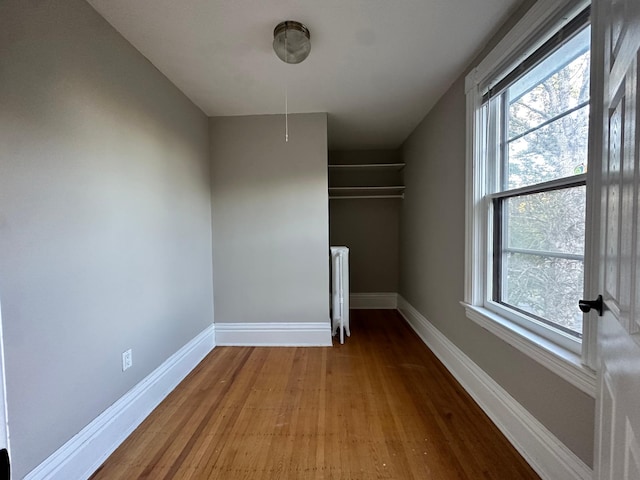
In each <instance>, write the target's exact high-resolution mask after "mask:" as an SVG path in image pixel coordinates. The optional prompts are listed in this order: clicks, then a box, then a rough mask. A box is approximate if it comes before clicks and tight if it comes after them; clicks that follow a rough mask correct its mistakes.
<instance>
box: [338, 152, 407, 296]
mask: <svg viewBox="0 0 640 480" xmlns="http://www.w3.org/2000/svg"><path fill="white" fill-rule="evenodd" d="M401 161H402V155H401V152H400V151H399V150H365V151H360V150H356V151H331V152H329V163H331V164H358V163H359V164H367V163H400V162H401ZM329 175H330V178H329V184H330V185H332V186H355V185H401V184H402V172H401V171H397V170H394V171H392V170H386V169H384V170H374V171H363V170H348V171H343V170H335V171H330V172H329ZM401 205H402V200H397V199H358V200H353V199H350V200H331V201H330V202H329V238H330V242H331V245H346V246H347V247H349V273H350V275H349V277H350V278H349V281H350V284H349V287H350V289H351V292H353V293H362V292H397V291H398V242H399V239H398V235H399V223H400V208H401Z"/></svg>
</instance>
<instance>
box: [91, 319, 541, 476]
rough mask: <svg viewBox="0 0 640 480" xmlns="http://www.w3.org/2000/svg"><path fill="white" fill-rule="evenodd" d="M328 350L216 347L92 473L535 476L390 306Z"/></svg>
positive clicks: (356, 321)
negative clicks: (343, 341)
mask: <svg viewBox="0 0 640 480" xmlns="http://www.w3.org/2000/svg"><path fill="white" fill-rule="evenodd" d="M351 315H352V316H351V331H352V336H351V338H347V340H346V342H345V344H344V345H340V344H339V343H337V342H334V346H333V347H328V348H252V347H217V348H215V349H214V350H213V351H212V352H211V353H210V354H209V355H208V356H207V357H206V358H205V359H204V360H203V361H202V362H201V363H200V365H198V367H196V368H195V369H194V370H193V372H191V373H190V374H189V375H188V376H187V378H186V379H185V380H184V381H183V382H182V383H181V384H180V385H179V386H178V387H177V388H176V389H175V390H174V391H173V392H172V393H171V394H170V395H169V396H168V397H167V398H166V399H165V400H164V401H163V402H162V403H161V404H160V405H159V406H158V408H156V410H154V411H153V413H152V414H151V415H150V416H149V417H148V418H147V419H146V420H145V421H144V422H143V423H142V424H141V425H140V427H138V429H136V431H135V432H134V433H133V434H131V436H130V437H129V438H128V439H127V440H126V441H125V442H124V443H123V444H122V445H121V446H120V447H119V448H118V449H117V450H116V451H115V452H114V453H113V454H112V455H111V456H110V457H109V458H108V459H107V460H106V462H105V463H104V464H103V465H102V466H101V467H100V468H99V469H98V471H96V473H95V474H94V475H93V476H92V477H91V479H92V480H107V479H108V480H114V479H127V480H131V479H153V480H155V479H166V480H169V479H181V480H187V479H189V480H202V479H224V480H244V479H247V480H249V479H250V480H294V479H295V480H298V479H305V480H306V479H312V480H372V479H377V480H383V479H389V480H391V479H393V480H405V479H406V480H413V479H415V480H424V479H433V480H476V479H487V480H512V479H513V480H515V479H517V480H529V479H538V478H539V477H538V476H537V475H536V474H535V472H534V471H533V470H532V469H531V467H530V466H529V465H528V464H527V463H526V462H525V461H524V459H523V458H522V457H521V456H520V455H519V454H518V453H517V452H516V450H515V449H514V448H513V447H512V446H511V445H510V444H509V442H508V441H507V440H506V438H505V437H504V436H503V435H502V434H501V433H500V431H499V430H498V429H497V428H496V427H495V425H493V424H492V423H491V421H490V420H489V419H488V417H487V416H486V415H485V414H484V413H483V412H482V410H480V408H479V407H478V406H477V405H476V404H475V403H474V401H473V400H472V399H471V397H470V396H469V395H468V394H467V393H466V392H465V391H464V390H463V389H462V387H460V385H459V384H458V383H457V382H456V381H455V379H453V377H452V376H451V375H450V374H449V372H448V371H447V370H446V369H445V368H444V366H443V365H442V364H441V363H440V362H439V361H438V360H437V358H436V357H435V356H434V355H433V354H432V353H431V351H429V349H428V348H427V347H426V346H425V345H424V344H423V343H422V341H421V340H420V339H419V338H418V337H417V335H415V333H414V332H413V331H412V330H411V329H410V328H409V326H408V325H407V324H406V323H405V321H404V320H403V319H402V317H401V316H400V315H399V314H398V313H397V312H396V311H393V310H353V311H352V313H351Z"/></svg>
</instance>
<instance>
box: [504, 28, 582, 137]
mask: <svg viewBox="0 0 640 480" xmlns="http://www.w3.org/2000/svg"><path fill="white" fill-rule="evenodd" d="M590 31H591V29H590V28H586V29H584V30H583V31H582V32H581V33H579V34H578V35H576V36H575V37H574V38H573V39H571V40H570V41H569V42H567V43H566V44H565V45H564V46H562V47H561V48H560V49H558V50H557V51H556V52H555V53H553V54H552V55H551V56H549V57H548V58H547V59H546V60H544V61H543V62H541V63H540V64H539V65H538V66H537V67H536V68H534V69H533V70H531V71H530V72H529V73H528V74H526V75H525V76H524V77H522V78H521V79H520V80H518V81H517V82H515V83H514V84H513V85H511V86H510V87H509V89H508V92H509V94H508V98H509V125H508V127H509V132H508V134H507V138H509V139H511V138H513V137H515V136H517V135H522V134H523V133H525V132H527V131H529V130H531V129H532V128H535V127H537V126H539V125H540V124H542V123H544V122H546V121H548V120H550V119H552V118H554V117H556V116H558V115H560V114H561V113H564V112H566V111H567V110H570V109H571V108H575V107H577V106H578V105H580V104H582V103H584V102H586V101H587V100H589V58H590V52H589V45H590V42H589V37H590Z"/></svg>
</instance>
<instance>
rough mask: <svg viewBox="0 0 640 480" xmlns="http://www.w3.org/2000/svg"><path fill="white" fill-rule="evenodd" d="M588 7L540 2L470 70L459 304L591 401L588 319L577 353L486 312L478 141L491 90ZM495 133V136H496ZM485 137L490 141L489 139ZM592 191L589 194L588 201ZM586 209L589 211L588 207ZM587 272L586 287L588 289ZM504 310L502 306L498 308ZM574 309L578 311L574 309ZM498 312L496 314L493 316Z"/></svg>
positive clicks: (484, 172)
mask: <svg viewBox="0 0 640 480" xmlns="http://www.w3.org/2000/svg"><path fill="white" fill-rule="evenodd" d="M589 4H590V2H589V1H587V0H560V1H559V0H538V1H537V2H536V3H535V4H534V5H533V6H532V7H531V9H530V10H529V11H528V12H527V13H526V14H525V15H524V16H523V17H522V18H521V20H520V21H519V22H518V23H517V24H516V25H515V26H514V27H513V28H512V29H511V30H510V31H509V32H508V33H507V34H506V35H505V36H504V37H503V39H502V40H501V41H500V42H499V43H498V44H497V45H496V47H495V48H494V49H493V50H492V51H491V52H489V54H487V56H486V57H485V58H484V59H483V60H482V61H481V62H480V63H479V64H478V65H477V66H476V67H475V68H473V69H472V70H471V71H470V72H469V74H468V75H467V77H466V79H465V92H466V109H467V122H466V129H467V142H466V143H467V145H466V147H467V148H466V161H467V169H466V192H467V198H466V213H465V221H466V233H465V285H464V287H465V288H464V301H463V302H461V303H462V305H463V307H464V308H465V310H466V315H467V317H468V318H469V319H471V320H472V321H475V322H476V323H478V324H480V325H481V326H483V327H484V328H486V329H487V330H489V331H490V332H492V333H494V334H495V335H496V336H498V337H500V338H501V339H503V340H504V341H506V342H507V343H509V344H510V345H512V346H514V347H515V348H517V349H518V350H520V351H521V352H523V353H525V354H526V355H528V356H529V357H531V358H533V359H534V360H536V361H537V362H538V363H540V364H541V365H543V366H545V367H547V368H549V369H550V370H551V371H553V372H554V373H556V374H558V375H559V376H560V377H561V378H563V379H565V380H567V381H568V382H569V383H571V384H572V385H574V386H576V387H577V388H579V389H580V390H582V391H583V392H585V393H587V394H589V395H590V396H595V373H594V371H593V370H592V368H593V366H594V361H595V353H594V352H595V335H594V332H595V329H594V328H593V325H591V324H590V322H593V319H591V316H590V315H585V316H584V322H585V325H584V327H583V339H582V346H581V351H578V353H576V352H575V351H572V349H571V348H567V345H564V346H562V345H559V344H557V343H553V342H551V341H549V340H547V339H545V338H543V337H542V336H540V335H538V334H536V333H535V332H534V331H532V330H531V329H527V328H523V327H522V326H521V325H520V324H519V322H516V321H514V317H513V314H516V315H517V312H510V311H509V310H508V309H504V311H503V309H502V308H496V309H495V310H493V311H492V310H489V309H488V308H486V305H487V302H488V301H489V299H488V297H487V286H488V285H490V282H491V280H492V278H491V277H492V275H493V272H491V271H488V269H487V265H488V262H487V256H488V255H489V254H490V253H491V252H490V248H489V245H487V240H488V238H489V235H488V232H489V230H488V229H489V228H492V225H491V215H487V212H488V211H489V208H490V205H488V204H487V202H490V201H491V200H490V199H489V198H487V196H486V192H487V191H488V185H489V183H488V182H490V181H492V180H493V177H495V174H494V172H489V164H488V161H487V160H488V158H487V157H488V156H489V155H486V152H487V149H488V147H489V145H487V143H486V138H484V136H483V135H479V133H480V132H483V131H485V129H486V128H487V126H488V125H487V116H486V109H485V108H483V106H482V98H483V95H484V93H485V92H486V91H488V90H489V89H490V88H491V86H492V85H495V84H496V83H497V82H499V81H500V80H501V79H502V78H504V77H505V76H506V75H507V74H508V73H509V72H510V71H511V70H512V69H513V68H515V66H516V65H518V64H520V63H521V62H522V61H523V60H524V59H525V58H526V57H528V56H529V55H530V54H531V53H533V51H535V50H536V49H538V48H539V47H540V46H541V45H543V44H544V43H545V42H546V41H547V40H548V39H549V38H551V37H552V36H553V35H554V34H555V32H556V31H557V30H558V29H559V28H562V26H564V25H565V24H567V23H568V22H569V21H571V20H572V19H573V18H574V17H575V16H576V15H577V14H579V13H580V12H581V11H582V10H584V9H585V8H586V7H587V6H588V5H589ZM494 133H495V132H494ZM491 135H492V132H489V135H488V136H491ZM589 194H590V189H589V188H587V195H588V196H589ZM587 209H589V207H587ZM590 221H591V217H590V216H589V212H587V218H586V222H587V225H586V228H587V231H589V227H590V225H589V223H590ZM585 241H586V242H587V245H586V246H585V267H586V262H587V261H588V260H589V257H588V256H587V251H588V249H589V245H588V242H589V235H587V238H586V239H585ZM586 276H587V272H586V268H585V285H587V283H588V282H587V278H586ZM499 307H502V305H499ZM576 308H577V307H576ZM497 312H500V313H497Z"/></svg>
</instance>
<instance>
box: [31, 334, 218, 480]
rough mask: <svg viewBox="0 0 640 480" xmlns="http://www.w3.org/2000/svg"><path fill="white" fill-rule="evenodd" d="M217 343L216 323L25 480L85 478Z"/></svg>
mask: <svg viewBox="0 0 640 480" xmlns="http://www.w3.org/2000/svg"><path fill="white" fill-rule="evenodd" d="M214 347H215V330H214V326H213V325H211V326H209V327H208V328H207V329H206V330H204V331H203V332H202V333H200V334H199V335H198V336H197V337H195V338H194V339H193V340H191V341H190V342H189V343H187V344H186V345H185V346H184V347H182V348H181V349H180V350H178V351H177V352H176V353H174V354H173V355H172V356H171V357H169V358H168V359H167V360H166V361H165V362H164V363H163V364H162V365H160V366H159V367H158V368H156V369H155V370H154V371H153V372H152V373H151V374H150V375H148V376H147V377H146V378H145V379H144V380H142V381H141V382H140V383H138V384H137V385H136V386H135V387H133V388H132V389H131V390H129V392H127V393H126V394H125V395H124V396H122V397H121V398H120V399H119V400H117V401H116V402H115V403H114V404H113V405H111V406H110V407H109V408H108V409H106V410H105V411H104V412H103V413H101V414H100V415H99V416H98V417H97V418H96V419H95V420H93V421H92V422H91V423H90V424H89V425H87V426H86V427H84V428H83V429H82V430H81V431H80V432H79V433H78V434H77V435H75V436H74V437H73V438H71V439H70V440H69V441H68V442H67V443H65V444H64V445H63V446H62V447H60V448H59V449H58V450H57V451H55V452H54V453H53V454H52V455H51V456H50V457H49V458H47V459H46V460H45V461H44V462H42V463H41V464H40V465H39V466H38V467H36V468H35V469H34V470H32V471H31V472H30V473H29V474H28V475H27V476H26V477H25V480H41V479H42V480H44V479H47V480H69V479H74V480H75V479H78V480H85V479H87V478H89V477H90V476H91V475H92V474H93V472H95V471H96V470H97V469H98V467H100V465H102V463H103V462H104V461H105V460H106V459H107V457H109V455H111V454H112V453H113V451H114V450H115V449H116V448H117V447H118V446H119V445H120V444H121V443H122V442H123V441H124V440H125V439H126V438H127V437H128V436H129V435H130V434H131V433H132V432H133V431H134V430H135V429H136V427H138V425H140V424H141V423H142V421H143V420H144V419H145V418H147V416H148V415H149V414H150V413H151V412H152V411H153V409H154V408H156V407H157V406H158V405H159V404H160V402H161V401H162V400H164V398H165V397H166V396H167V395H168V394H169V393H171V391H172V390H173V389H174V388H175V387H176V386H177V385H178V384H179V383H180V382H181V381H182V380H183V379H184V378H185V377H186V376H187V374H188V373H189V372H191V370H193V369H194V368H195V367H196V365H198V363H200V361H202V359H203V358H204V357H205V356H206V355H207V354H208V353H209V352H210V351H211V350H212V349H213V348H214Z"/></svg>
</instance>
